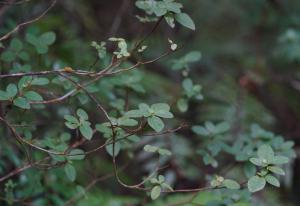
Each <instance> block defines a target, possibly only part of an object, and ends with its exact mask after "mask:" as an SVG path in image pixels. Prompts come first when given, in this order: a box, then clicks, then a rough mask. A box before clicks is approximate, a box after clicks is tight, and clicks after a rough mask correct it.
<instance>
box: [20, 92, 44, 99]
mask: <svg viewBox="0 0 300 206" xmlns="http://www.w3.org/2000/svg"><path fill="white" fill-rule="evenodd" d="M24 96H25V97H26V98H27V99H28V100H30V101H43V97H42V96H41V95H39V94H38V93H36V92H34V91H28V92H25V93H24Z"/></svg>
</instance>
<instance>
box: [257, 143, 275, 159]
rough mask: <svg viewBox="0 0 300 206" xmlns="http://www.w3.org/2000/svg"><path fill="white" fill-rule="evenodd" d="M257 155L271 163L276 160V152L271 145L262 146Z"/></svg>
mask: <svg viewBox="0 0 300 206" xmlns="http://www.w3.org/2000/svg"><path fill="white" fill-rule="evenodd" d="M257 155H258V157H260V158H261V159H265V160H267V161H268V162H270V161H271V160H272V159H273V158H274V151H273V149H272V147H271V146H270V145H262V146H260V147H259V148H258V151H257Z"/></svg>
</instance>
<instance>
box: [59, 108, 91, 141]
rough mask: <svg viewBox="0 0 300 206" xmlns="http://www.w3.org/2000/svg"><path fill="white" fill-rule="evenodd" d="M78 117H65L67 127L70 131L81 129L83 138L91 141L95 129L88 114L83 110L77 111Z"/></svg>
mask: <svg viewBox="0 0 300 206" xmlns="http://www.w3.org/2000/svg"><path fill="white" fill-rule="evenodd" d="M76 114H77V117H78V118H77V117H75V116H72V115H65V116H64V118H65V120H66V122H65V125H66V126H67V127H68V128H70V129H77V128H78V129H79V131H80V133H81V134H82V136H84V137H85V138H86V139H88V140H91V139H92V137H93V133H94V132H93V129H92V128H91V123H90V122H89V121H88V118H89V116H88V114H87V113H86V112H85V111H84V110H83V109H77V111H76Z"/></svg>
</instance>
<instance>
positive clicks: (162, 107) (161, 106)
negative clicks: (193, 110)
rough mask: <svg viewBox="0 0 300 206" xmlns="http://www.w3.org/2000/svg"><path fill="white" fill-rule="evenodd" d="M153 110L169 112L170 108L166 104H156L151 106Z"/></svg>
mask: <svg viewBox="0 0 300 206" xmlns="http://www.w3.org/2000/svg"><path fill="white" fill-rule="evenodd" d="M151 109H153V110H154V111H155V112H156V111H161V110H162V111H169V110H170V106H169V105H168V104H166V103H156V104H152V105H151Z"/></svg>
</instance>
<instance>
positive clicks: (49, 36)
mask: <svg viewBox="0 0 300 206" xmlns="http://www.w3.org/2000/svg"><path fill="white" fill-rule="evenodd" d="M55 39H56V35H55V33H54V32H52V31H50V32H46V33H44V34H42V35H41V36H40V38H39V40H40V41H41V42H42V43H43V44H46V45H51V44H53V43H54V42H55Z"/></svg>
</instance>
